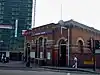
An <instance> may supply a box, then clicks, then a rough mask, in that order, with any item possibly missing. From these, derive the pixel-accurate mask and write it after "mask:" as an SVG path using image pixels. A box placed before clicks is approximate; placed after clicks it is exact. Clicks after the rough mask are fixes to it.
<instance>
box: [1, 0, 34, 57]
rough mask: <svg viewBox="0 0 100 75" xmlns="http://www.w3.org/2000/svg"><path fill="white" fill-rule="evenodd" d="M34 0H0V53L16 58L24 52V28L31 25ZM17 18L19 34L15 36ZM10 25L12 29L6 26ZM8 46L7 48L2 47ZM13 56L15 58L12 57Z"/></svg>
mask: <svg viewBox="0 0 100 75" xmlns="http://www.w3.org/2000/svg"><path fill="white" fill-rule="evenodd" d="M32 1H33V0H0V41H1V42H0V44H1V43H3V44H4V45H2V46H0V53H1V55H2V52H3V53H5V55H7V56H9V52H10V56H11V59H16V56H18V54H19V53H20V52H23V47H24V45H23V42H24V39H23V36H22V30H26V29H29V28H30V27H31V20H32V3H33V2H32ZM16 20H17V36H16V37H15V29H16ZM2 26H3V27H2ZM7 26H10V27H12V28H11V29H8V28H4V27H7ZM2 48H6V49H2ZM12 57H13V58H12Z"/></svg>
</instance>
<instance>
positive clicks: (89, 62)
mask: <svg viewBox="0 0 100 75" xmlns="http://www.w3.org/2000/svg"><path fill="white" fill-rule="evenodd" d="M93 63H94V62H93V61H90V60H85V61H84V64H93Z"/></svg>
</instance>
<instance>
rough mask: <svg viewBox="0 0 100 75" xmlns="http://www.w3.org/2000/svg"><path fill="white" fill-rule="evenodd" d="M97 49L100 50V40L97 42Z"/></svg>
mask: <svg viewBox="0 0 100 75" xmlns="http://www.w3.org/2000/svg"><path fill="white" fill-rule="evenodd" d="M95 49H100V40H95Z"/></svg>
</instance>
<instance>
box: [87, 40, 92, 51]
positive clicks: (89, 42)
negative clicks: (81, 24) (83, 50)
mask: <svg viewBox="0 0 100 75" xmlns="http://www.w3.org/2000/svg"><path fill="white" fill-rule="evenodd" d="M91 43H92V42H91V39H90V40H87V45H88V47H87V48H89V49H90V50H91Z"/></svg>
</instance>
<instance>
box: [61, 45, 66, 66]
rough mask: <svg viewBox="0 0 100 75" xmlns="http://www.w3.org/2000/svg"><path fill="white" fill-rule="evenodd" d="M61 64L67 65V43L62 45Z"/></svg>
mask: <svg viewBox="0 0 100 75" xmlns="http://www.w3.org/2000/svg"><path fill="white" fill-rule="evenodd" d="M60 66H63V67H64V66H66V45H61V52H60Z"/></svg>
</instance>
